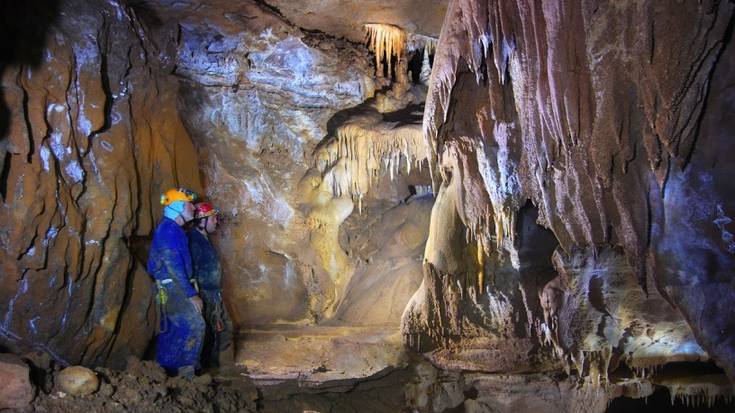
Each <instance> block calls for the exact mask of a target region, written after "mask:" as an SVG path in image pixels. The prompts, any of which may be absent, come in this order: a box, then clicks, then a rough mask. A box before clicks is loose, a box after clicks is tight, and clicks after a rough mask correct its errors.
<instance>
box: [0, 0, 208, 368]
mask: <svg viewBox="0 0 735 413" xmlns="http://www.w3.org/2000/svg"><path fill="white" fill-rule="evenodd" d="M38 3H43V4H38ZM3 7H4V10H3V17H4V18H7V19H8V20H11V19H13V17H12V16H14V15H15V14H13V13H14V12H15V11H16V9H14V7H17V12H18V13H17V18H18V19H19V20H18V22H17V23H18V25H17V26H15V25H13V24H9V25H4V27H3V29H4V30H7V31H8V33H7V34H8V36H3V42H7V44H8V45H9V47H11V48H12V47H17V48H18V51H19V52H18V54H17V56H18V57H19V58H13V55H7V54H6V55H4V56H9V59H8V60H3V66H2V70H1V71H0V75H1V86H2V89H1V90H2V100H3V104H4V105H7V107H8V108H9V110H8V113H9V115H8V117H7V119H8V120H9V122H8V124H7V128H5V127H3V128H2V129H0V130H2V132H3V133H2V136H0V139H2V142H3V145H4V147H5V148H6V149H5V151H7V152H3V153H2V154H0V155H2V157H3V158H4V159H5V162H4V165H3V166H4V169H3V170H4V173H3V176H2V180H3V181H2V188H3V199H2V204H0V222H2V223H3V224H2V228H0V267H1V268H2V270H0V313H1V314H3V316H2V319H1V320H0V340H1V342H2V346H3V347H9V348H11V349H13V350H15V351H25V350H28V349H29V348H34V349H37V350H43V351H45V352H48V353H49V354H51V355H52V356H53V357H54V358H56V359H57V360H58V361H60V362H62V363H75V364H76V363H84V364H88V365H89V364H92V365H94V364H113V365H122V363H124V360H125V358H126V356H127V355H129V354H134V355H142V354H143V352H144V350H145V348H146V346H147V345H148V342H149V339H150V338H151V336H152V334H153V333H154V329H155V313H154V307H153V305H152V299H151V293H152V290H151V283H150V281H149V277H148V275H147V274H146V272H145V270H144V267H143V265H142V264H141V262H140V261H139V260H136V259H134V257H133V254H132V253H131V248H132V246H134V245H136V240H139V239H141V237H146V236H148V235H149V234H150V233H151V231H152V229H153V227H154V225H155V223H156V222H157V220H158V219H159V217H160V206H159V205H158V202H157V201H158V197H159V195H160V193H161V192H162V191H163V190H165V189H166V188H167V187H171V186H174V185H182V186H187V187H190V188H192V189H194V190H197V191H201V185H200V181H199V172H198V170H197V168H196V164H197V157H196V152H195V149H194V146H193V144H192V143H191V141H190V139H189V136H188V134H187V132H186V130H185V129H184V126H183V124H182V122H181V119H180V117H179V114H178V111H177V107H176V98H177V91H178V81H177V79H176V78H175V77H173V76H172V75H171V72H172V71H173V68H174V62H175V60H174V56H175V51H176V48H175V44H176V43H175V40H176V33H177V31H176V29H177V28H176V26H163V25H161V24H160V20H159V19H158V18H157V17H156V16H155V14H152V13H150V11H149V10H146V9H142V8H139V7H132V6H129V5H127V4H126V3H125V2H117V1H86V0H85V1H81V0H79V1H77V0H68V1H63V2H34V1H30V2H28V5H27V6H18V5H16V6H10V5H8V6H6V5H4V6H3ZM29 10H30V11H34V12H36V13H35V14H33V13H29ZM6 11H7V13H5V12H6ZM49 13H50V14H52V15H50V16H47V14H49ZM29 16H36V17H35V18H34V17H29ZM44 16H45V19H44ZM27 31H31V32H32V33H33V34H34V36H30V37H29V36H28V33H27ZM4 34H5V33H4ZM35 40H37V41H38V42H37V43H34V44H29V43H27V42H31V41H35ZM4 44H6V43H4ZM33 50H37V52H38V55H37V56H35V57H32V58H23V56H24V54H26V53H30V52H32V51H33ZM3 126H5V125H3ZM6 154H7V155H6ZM143 255H144V254H143ZM142 258H144V256H143V257H142Z"/></svg>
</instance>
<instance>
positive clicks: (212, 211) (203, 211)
mask: <svg viewBox="0 0 735 413" xmlns="http://www.w3.org/2000/svg"><path fill="white" fill-rule="evenodd" d="M219 213H220V210H219V209H218V208H215V207H214V206H213V205H212V204H210V203H209V202H199V203H198V204H196V205H194V218H196V219H202V218H206V217H211V216H212V215H218V214H219Z"/></svg>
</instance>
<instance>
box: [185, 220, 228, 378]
mask: <svg viewBox="0 0 735 413" xmlns="http://www.w3.org/2000/svg"><path fill="white" fill-rule="evenodd" d="M188 235H189V248H190V250H191V258H192V265H193V268H194V278H195V279H196V280H197V283H198V284H199V295H200V296H201V298H202V300H203V301H204V318H205V320H206V322H207V327H206V334H205V338H204V348H203V350H202V364H203V366H204V367H219V366H220V365H225V364H232V363H233V361H234V347H233V344H232V338H233V337H232V336H233V332H232V330H233V328H232V321H231V320H230V317H229V316H228V315H227V309H226V308H225V305H224V303H223V301H222V285H221V279H222V269H221V267H220V264H219V259H218V258H217V254H216V252H215V250H214V247H213V246H212V244H211V243H210V241H209V240H208V239H207V238H206V237H205V236H204V235H202V234H201V233H199V231H197V230H191V231H189V233H188ZM218 326H219V327H220V331H218Z"/></svg>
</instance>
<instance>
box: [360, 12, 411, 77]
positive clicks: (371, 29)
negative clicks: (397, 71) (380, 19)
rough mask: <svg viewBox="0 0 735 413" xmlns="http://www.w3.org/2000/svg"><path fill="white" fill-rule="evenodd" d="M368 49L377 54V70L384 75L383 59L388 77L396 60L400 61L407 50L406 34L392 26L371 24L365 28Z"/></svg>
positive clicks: (379, 75)
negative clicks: (386, 66)
mask: <svg viewBox="0 0 735 413" xmlns="http://www.w3.org/2000/svg"><path fill="white" fill-rule="evenodd" d="M364 27H365V31H366V32H367V39H366V40H367V44H368V48H369V49H370V50H371V51H373V52H374V53H375V70H376V71H377V74H378V77H381V76H382V75H383V70H384V67H383V57H384V56H385V62H386V64H387V65H388V75H389V76H390V70H391V66H392V62H393V60H394V59H400V57H401V55H403V53H404V52H405V50H406V32H405V31H403V29H401V28H400V27H398V26H393V25H391V24H381V23H369V24H366V25H365V26H364Z"/></svg>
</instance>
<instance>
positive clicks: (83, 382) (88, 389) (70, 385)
mask: <svg viewBox="0 0 735 413" xmlns="http://www.w3.org/2000/svg"><path fill="white" fill-rule="evenodd" d="M56 384H57V385H58V386H59V389H61V390H62V391H64V392H66V393H68V394H70V395H72V396H86V395H88V394H92V393H94V392H96V391H97V389H98V388H99V386H100V380H99V378H98V377H97V373H95V372H94V371H92V370H90V369H88V368H86V367H82V366H72V367H67V368H65V369H64V370H61V372H59V374H58V376H56Z"/></svg>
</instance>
